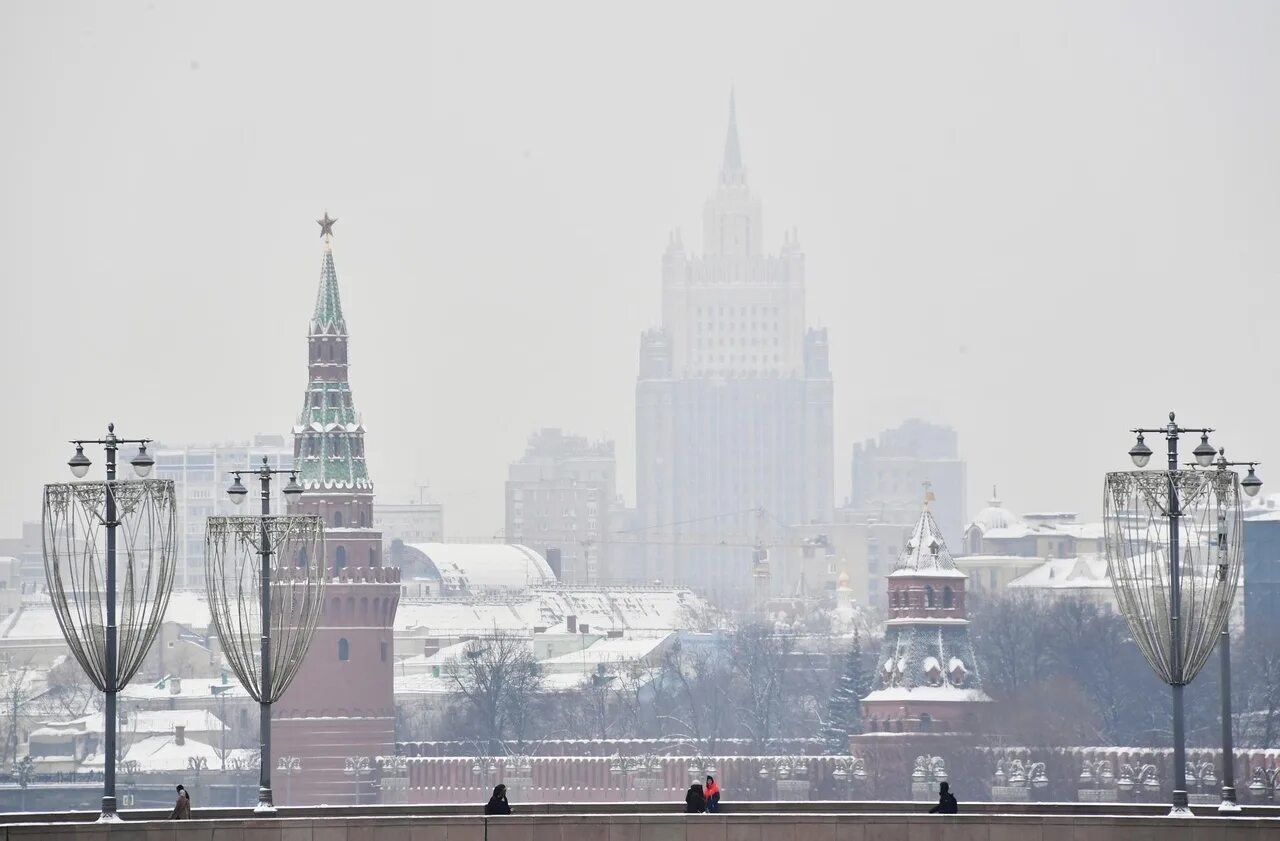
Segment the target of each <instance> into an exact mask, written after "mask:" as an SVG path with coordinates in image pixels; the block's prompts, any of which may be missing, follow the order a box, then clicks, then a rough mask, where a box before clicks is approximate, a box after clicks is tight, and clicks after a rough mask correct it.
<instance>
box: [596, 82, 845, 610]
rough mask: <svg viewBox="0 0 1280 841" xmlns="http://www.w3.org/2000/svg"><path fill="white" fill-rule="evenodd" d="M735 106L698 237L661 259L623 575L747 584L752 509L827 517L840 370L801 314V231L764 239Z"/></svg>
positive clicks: (731, 591) (791, 517)
mask: <svg viewBox="0 0 1280 841" xmlns="http://www.w3.org/2000/svg"><path fill="white" fill-rule="evenodd" d="M763 230H764V227H763V221H762V214H761V206H760V201H759V199H757V198H756V197H755V196H753V195H752V193H751V191H750V189H749V188H748V187H747V177H746V169H745V168H744V166H743V164H742V155H741V150H740V147H739V142H738V129H737V120H736V113H735V109H734V104H733V101H732V99H731V100H730V106H729V131H728V136H727V139H726V142H725V151H724V161H723V164H722V167H721V170H720V183H719V186H718V187H717V189H716V191H715V192H714V193H713V194H712V196H711V198H710V199H709V200H708V201H707V204H706V207H705V210H704V214H703V243H702V245H703V250H702V253H701V254H690V253H687V252H686V251H685V247H684V243H683V242H682V240H681V238H680V236H679V234H674V235H673V236H672V237H671V240H670V242H669V244H668V246H667V251H666V254H665V255H664V256H663V260H662V326H661V327H659V328H656V329H652V330H649V331H646V332H645V333H644V335H643V336H642V338H641V347H640V371H639V378H638V381H637V384H636V432H637V441H636V450H637V452H636V461H637V511H638V518H639V520H640V527H639V535H637V536H635V539H637V540H641V541H643V542H644V543H645V549H644V552H643V555H642V557H643V561H642V563H641V564H640V565H639V566H640V568H639V569H625V570H620V571H619V572H620V574H619V576H618V578H619V579H620V580H628V581H643V582H662V583H664V584H671V583H675V584H681V585H689V586H694V587H697V588H698V589H699V590H701V591H703V592H705V593H708V594H710V595H713V596H714V597H715V598H716V600H717V601H720V602H721V603H735V602H736V603H739V604H741V603H743V602H744V601H746V600H747V599H749V598H750V593H751V566H752V565H751V547H752V545H753V543H754V538H755V535H754V534H753V529H754V527H755V525H756V523H757V518H758V512H761V511H763V512H766V513H767V516H768V517H769V518H771V519H772V520H774V521H776V522H777V523H780V524H782V525H794V524H798V523H814V522H819V523H825V522H830V521H831V517H832V495H833V487H834V486H833V477H832V463H833V461H832V381H831V372H830V369H829V367H828V363H827V335H826V331H825V330H814V329H810V328H808V326H807V321H806V314H805V283H804V252H803V251H801V249H800V244H799V241H798V238H797V236H796V234H795V232H794V230H793V231H790V232H787V233H786V234H785V235H784V237H783V243H782V250H781V252H780V253H779V254H776V255H770V254H765V253H764V252H763V238H764V237H763Z"/></svg>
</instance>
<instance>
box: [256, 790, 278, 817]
mask: <svg viewBox="0 0 1280 841" xmlns="http://www.w3.org/2000/svg"><path fill="white" fill-rule="evenodd" d="M253 813H254V814H255V815H274V814H275V813H276V804H275V803H273V802H272V799H271V789H269V788H259V789H258V805H257V806H254V807H253Z"/></svg>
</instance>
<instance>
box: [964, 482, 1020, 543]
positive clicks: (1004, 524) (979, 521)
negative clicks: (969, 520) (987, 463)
mask: <svg viewBox="0 0 1280 841" xmlns="http://www.w3.org/2000/svg"><path fill="white" fill-rule="evenodd" d="M1017 523H1018V517H1017V515H1016V514H1014V513H1013V512H1012V511H1010V510H1009V509H1008V508H1005V507H1004V506H1003V505H1002V504H1001V503H1000V498H999V497H998V496H997V495H996V489H995V488H994V487H993V488H992V489H991V499H989V500H987V507H986V508H983V509H982V510H981V511H979V512H978V514H977V516H975V517H974V518H973V524H974V525H975V526H977V527H978V528H980V529H982V530H983V532H989V531H991V530H992V529H1007V528H1009V527H1011V526H1014V525H1017Z"/></svg>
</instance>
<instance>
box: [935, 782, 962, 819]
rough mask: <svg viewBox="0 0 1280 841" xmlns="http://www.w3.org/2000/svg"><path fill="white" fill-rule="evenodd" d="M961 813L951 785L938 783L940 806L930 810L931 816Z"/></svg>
mask: <svg viewBox="0 0 1280 841" xmlns="http://www.w3.org/2000/svg"><path fill="white" fill-rule="evenodd" d="M959 811H960V804H959V803H957V802H956V796H955V795H954V794H952V793H951V784H950V783H938V805H937V806H934V807H933V808H932V809H930V810H929V814H931V815H954V814H956V813H958V812H959Z"/></svg>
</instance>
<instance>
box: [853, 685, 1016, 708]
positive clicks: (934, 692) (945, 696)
mask: <svg viewBox="0 0 1280 841" xmlns="http://www.w3.org/2000/svg"><path fill="white" fill-rule="evenodd" d="M862 700H863V701H894V702H897V703H902V702H905V701H952V702H954V701H974V702H978V703H986V702H987V701H990V700H991V698H990V697H988V696H987V693H985V692H983V691H982V690H981V689H961V688H958V687H955V686H952V685H951V684H949V683H944V684H943V685H942V686H917V687H914V688H911V689H908V688H907V687H905V686H891V687H888V688H887V689H876V690H874V691H872V692H871V694H869V695H867V697H865V698H863V699H862Z"/></svg>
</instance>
